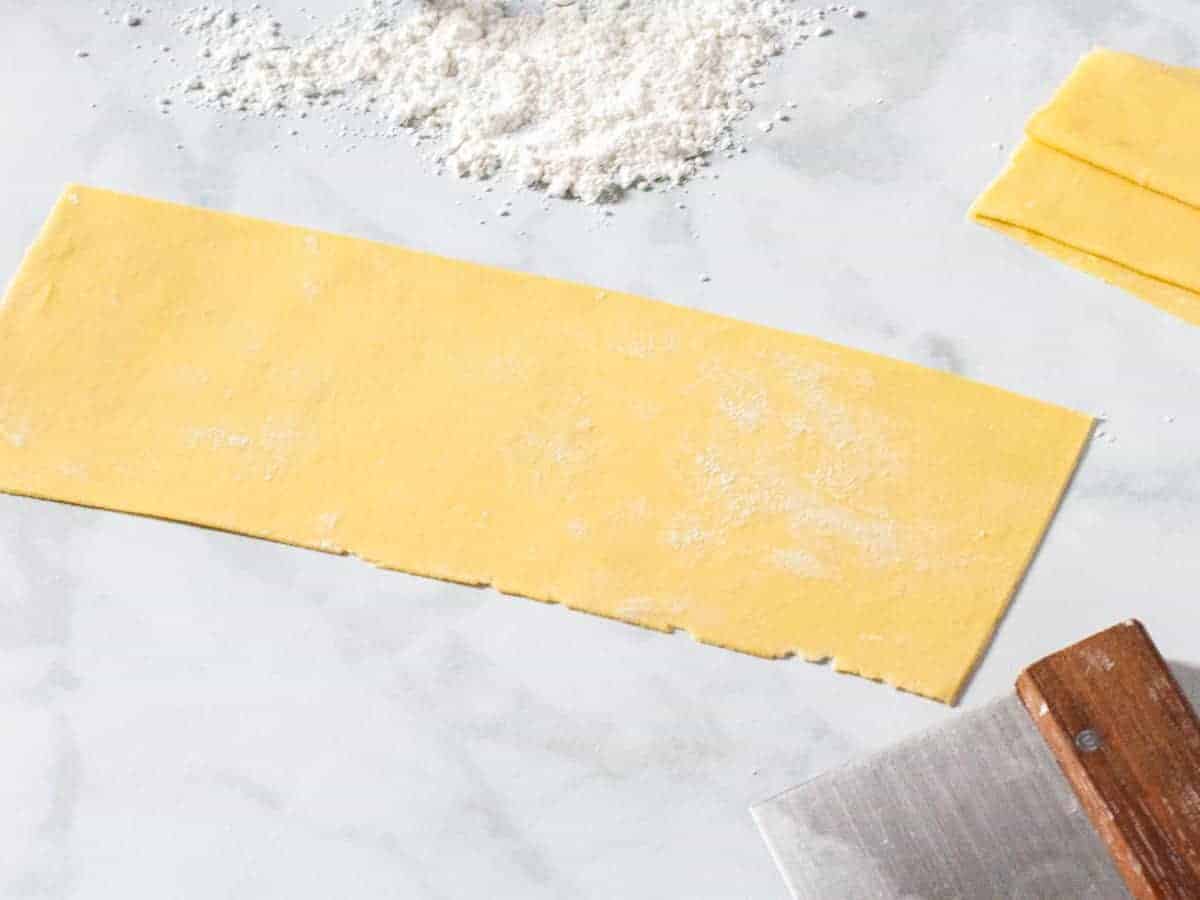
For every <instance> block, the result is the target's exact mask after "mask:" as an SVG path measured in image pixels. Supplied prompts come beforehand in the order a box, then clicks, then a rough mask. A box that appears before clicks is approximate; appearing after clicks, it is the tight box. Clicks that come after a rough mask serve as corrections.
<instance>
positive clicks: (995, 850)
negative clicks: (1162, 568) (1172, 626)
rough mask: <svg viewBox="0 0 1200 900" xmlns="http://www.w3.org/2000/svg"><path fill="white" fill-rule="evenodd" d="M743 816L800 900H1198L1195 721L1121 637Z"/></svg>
mask: <svg viewBox="0 0 1200 900" xmlns="http://www.w3.org/2000/svg"><path fill="white" fill-rule="evenodd" d="M1180 672H1181V674H1184V675H1185V676H1186V675H1187V673H1186V672H1185V671H1184V670H1182V669H1181V670H1180ZM1191 680H1195V676H1192V678H1191ZM1189 688H1193V689H1194V688H1200V683H1198V684H1195V685H1189ZM751 812H752V814H753V816H754V819H755V821H756V822H757V823H758V826H759V828H760V829H761V830H762V833H763V836H764V837H765V838H766V841H767V844H768V845H769V847H770V849H771V853H772V855H773V856H774V857H775V861H776V862H777V863H778V865H779V868H780V870H781V871H782V872H783V876H784V879H785V880H786V881H787V883H788V887H789V888H790V889H791V891H792V894H793V895H794V896H795V897H796V898H798V900H810V898H821V900H843V898H844V900H871V898H888V900H892V898H904V900H950V898H954V900H959V898H969V900H993V898H997V900H998V898H1012V900H1017V898H1022V900H1035V898H1036V900H1049V898H1054V900H1059V898H1061V900H1076V898H1078V900H1109V898H1128V897H1131V896H1132V897H1136V898H1139V900H1140V898H1156V900H1157V898H1169V900H1175V898H1180V900H1182V898H1190V900H1196V898H1200V722H1198V721H1197V719H1196V715H1195V713H1194V712H1193V710H1192V707H1191V705H1190V704H1189V703H1188V700H1187V699H1186V697H1185V696H1184V694H1183V692H1182V691H1181V690H1180V687H1179V683H1178V682H1177V681H1176V679H1175V676H1174V675H1173V674H1172V672H1171V670H1170V669H1168V668H1167V666H1166V664H1165V663H1164V662H1163V659H1162V657H1161V656H1160V655H1159V653H1158V650H1157V649H1156V648H1155V646H1154V644H1153V642H1152V641H1151V640H1150V637H1149V635H1147V633H1146V630H1145V629H1144V628H1143V627H1142V625H1141V624H1140V623H1138V622H1134V621H1127V622H1124V623H1122V624H1120V625H1117V626H1114V627H1113V628H1110V629H1108V630H1107V631H1103V632H1101V633H1099V634H1097V635H1094V636H1092V637H1090V638H1088V639H1087V640H1085V641H1082V642H1080V643H1078V644H1075V645H1074V646H1071V647H1068V648H1067V649H1065V650H1062V651H1060V652H1058V653H1055V654H1053V655H1051V656H1048V657H1046V658H1045V659H1043V660H1041V661H1040V662H1038V663H1035V664H1034V665H1032V666H1030V667H1029V668H1028V669H1026V670H1025V671H1024V672H1022V673H1021V676H1020V677H1019V678H1018V679H1017V692H1016V696H1011V695H1010V696H1008V697H1004V698H1002V699H1000V700H996V701H993V702H992V703H990V704H988V705H986V706H983V707H981V708H979V709H977V710H973V711H970V712H966V713H963V714H962V715H961V716H959V717H958V718H957V719H956V720H955V721H954V722H952V723H951V724H949V725H945V726H942V727H940V728H936V729H933V730H931V731H929V732H927V733H925V734H923V735H919V736H917V737H915V738H912V739H910V740H908V741H906V742H904V743H901V744H899V745H897V746H895V747H893V748H891V749H890V750H885V751H884V752H883V753H881V754H879V755H878V756H875V757H874V758H871V759H868V760H866V761H864V762H861V763H857V764H852V765H850V766H848V767H846V768H843V769H840V770H837V771H834V772H832V773H830V774H827V775H824V776H821V777H819V778H816V779H814V780H812V781H809V782H806V783H805V784H802V785H800V786H799V787H795V788H792V789H791V790H788V791H785V792H784V793H783V794H780V795H779V796H777V797H775V798H773V799H770V800H767V801H765V802H763V803H761V804H759V805H757V806H755V807H754V808H753V809H752V811H751Z"/></svg>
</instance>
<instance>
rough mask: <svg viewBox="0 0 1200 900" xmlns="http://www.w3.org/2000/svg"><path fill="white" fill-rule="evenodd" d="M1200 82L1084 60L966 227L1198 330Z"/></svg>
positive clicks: (1183, 72) (1149, 68) (1125, 63)
mask: <svg viewBox="0 0 1200 900" xmlns="http://www.w3.org/2000/svg"><path fill="white" fill-rule="evenodd" d="M1198 122H1200V71H1197V70H1195V69H1182V68H1178V67H1172V66H1165V65H1162V64H1160V63H1155V62H1151V61H1149V60H1145V59H1140V58H1138V57H1136V56H1131V55H1129V54H1126V53H1116V52H1113V51H1111V50H1096V51H1093V52H1092V53H1090V54H1088V55H1087V56H1085V57H1084V58H1083V60H1082V61H1081V62H1080V63H1079V65H1078V66H1077V67H1076V69H1075V71H1074V72H1073V73H1072V74H1071V76H1070V78H1068V79H1067V81H1066V82H1065V83H1064V84H1063V86H1062V87H1061V88H1060V89H1059V90H1058V92H1057V93H1056V94H1055V96H1054V98H1053V100H1052V101H1051V102H1050V104H1049V105H1048V106H1046V107H1045V108H1044V109H1042V110H1040V111H1038V112H1037V113H1036V114H1035V115H1034V116H1033V118H1032V119H1031V120H1030V121H1029V123H1028V124H1027V125H1026V129H1025V130H1026V134H1027V139H1026V141H1025V142H1024V143H1023V144H1022V145H1021V146H1020V147H1018V149H1017V151H1016V153H1015V154H1014V155H1013V158H1012V160H1011V162H1010V163H1009V165H1008V168H1007V169H1006V170H1005V171H1004V172H1003V173H1002V174H1001V175H1000V177H999V178H998V179H997V180H996V181H995V183H993V184H992V185H991V186H990V187H989V188H988V189H987V191H985V192H984V194H983V195H982V196H981V197H980V198H979V199H978V200H977V201H976V202H975V204H974V206H973V207H972V209H971V214H972V216H973V217H974V218H975V219H977V220H978V221H980V222H982V223H983V224H985V225H989V226H991V227H993V228H997V229H999V230H1000V231H1003V232H1004V233H1006V234H1008V235H1010V236H1012V237H1015V238H1017V239H1018V240H1021V241H1024V242H1025V243H1027V244H1030V245H1031V246H1033V247H1035V248H1037V249H1039V250H1041V251H1043V252H1045V253H1047V254H1049V255H1051V256H1054V257H1055V258H1057V259H1059V260H1061V261H1063V262H1066V263H1068V264H1070V265H1074V266H1076V267H1077V268H1080V269H1084V270H1085V271H1088V272H1091V273H1092V274H1095V275H1099V276H1100V277H1102V278H1104V279H1106V280H1107V281H1110V282H1112V283H1114V284H1117V285H1118V286H1120V287H1123V288H1125V289H1127V290H1129V291H1131V292H1133V293H1134V294H1137V295H1138V296H1140V297H1142V298H1143V299H1145V300H1148V301H1149V302H1151V303H1154V304H1155V305H1157V306H1160V307H1162V308H1163V309H1166V310H1167V311H1169V312H1171V313H1173V314H1175V315H1177V316H1179V317H1181V318H1183V319H1186V320H1188V321H1190V322H1193V323H1196V324H1200V262H1198V259H1200V258H1198V257H1197V255H1196V252H1195V248H1196V246H1197V244H1198V242H1200V125H1197V123H1198Z"/></svg>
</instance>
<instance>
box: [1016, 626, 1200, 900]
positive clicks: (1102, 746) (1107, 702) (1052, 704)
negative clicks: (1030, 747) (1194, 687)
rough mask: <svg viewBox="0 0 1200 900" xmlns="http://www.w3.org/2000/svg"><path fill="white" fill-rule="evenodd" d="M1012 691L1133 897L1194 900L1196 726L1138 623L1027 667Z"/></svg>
mask: <svg viewBox="0 0 1200 900" xmlns="http://www.w3.org/2000/svg"><path fill="white" fill-rule="evenodd" d="M1017 693H1018V694H1019V695H1020V697H1021V700H1022V702H1023V703H1024V704H1025V708H1026V709H1027V710H1028V711H1029V714H1030V715H1031V716H1032V717H1033V721H1034V722H1035V723H1036V724H1037V727H1038V730H1039V731H1040V732H1041V733H1042V737H1044V738H1045V739H1046V743H1047V744H1049V745H1050V749H1051V750H1053V751H1054V755H1055V757H1057V759H1058V762H1059V765H1060V766H1062V770H1063V772H1064V773H1065V774H1066V776H1067V780H1068V781H1070V783H1071V786H1072V787H1073V788H1074V789H1075V794H1076V796H1077V797H1078V798H1079V801H1080V803H1081V804H1082V806H1083V808H1084V809H1085V810H1086V811H1087V814H1088V816H1089V818H1091V820H1092V824H1093V825H1094V826H1095V827H1096V830H1097V831H1098V832H1099V833H1100V836H1101V838H1103V839H1104V842H1105V843H1106V844H1107V845H1108V849H1109V853H1110V854H1111V855H1112V858H1113V861H1114V862H1115V863H1116V865H1117V869H1118V870H1119V871H1120V873H1121V875H1122V877H1124V879H1125V883H1126V884H1127V885H1128V887H1129V890H1130V892H1131V893H1132V894H1133V895H1134V897H1137V898H1139V900H1141V898H1146V900H1151V898H1153V900H1174V898H1181V900H1183V898H1197V897H1200V722H1198V721H1197V719H1196V714H1195V712H1193V711H1192V707H1191V705H1190V704H1189V703H1188V701H1187V699H1186V698H1185V697H1184V695H1183V692H1182V691H1180V689H1179V684H1178V683H1177V682H1176V681H1175V677H1174V676H1173V675H1172V674H1171V671H1170V670H1169V669H1168V668H1167V666H1166V663H1164V662H1163V658H1162V656H1160V655H1159V652H1158V649H1157V648H1156V647H1155V646H1154V642H1153V641H1151V640H1150V635H1148V634H1147V633H1146V629H1145V628H1143V627H1142V624H1141V623H1140V622H1135V621H1132V620H1131V621H1127V622H1124V623H1122V624H1120V625H1117V626H1114V627H1113V628H1110V629H1108V630H1107V631H1102V632H1100V633H1099V634H1097V635H1095V636H1093V637H1090V638H1088V639H1087V640H1085V641H1081V642H1080V643H1078V644H1075V645H1074V646H1072V647H1068V648H1067V649H1066V650H1062V651H1060V652H1058V653H1055V654H1054V655H1053V656H1048V657H1046V658H1045V659H1043V660H1041V661H1040V662H1037V663H1034V664H1033V665H1032V666H1030V667H1029V668H1028V669H1026V670H1025V671H1024V672H1022V673H1021V676H1020V678H1018V679H1017Z"/></svg>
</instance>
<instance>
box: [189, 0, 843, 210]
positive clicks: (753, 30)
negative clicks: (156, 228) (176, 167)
mask: <svg viewBox="0 0 1200 900" xmlns="http://www.w3.org/2000/svg"><path fill="white" fill-rule="evenodd" d="M860 15H861V13H860V12H859V11H858V10H855V9H853V8H851V7H847V6H843V5H836V6H827V7H824V8H820V9H805V8H801V7H799V6H797V5H796V4H795V3H794V2H792V0H543V2H541V3H525V4H520V5H518V4H513V3H505V2H501V0H423V2H418V3H411V2H410V3H400V2H383V0H373V2H370V3H368V5H366V6H365V7H362V8H360V9H357V10H355V11H353V12H351V13H349V14H347V15H346V16H344V17H343V18H342V19H340V20H338V21H336V22H334V23H332V24H330V25H328V26H325V27H323V28H321V29H319V30H318V31H316V32H314V33H313V34H310V35H308V36H307V37H304V38H302V39H298V40H292V39H290V38H289V37H287V36H286V35H285V34H284V33H283V30H282V28H281V26H280V25H279V23H278V22H276V21H275V20H274V19H272V18H271V17H270V16H268V15H266V14H264V13H262V12H260V11H257V9H256V8H252V10H251V11H250V12H234V11H232V10H228V9H217V8H212V7H202V8H199V9H193V10H189V11H188V12H187V13H185V14H184V16H183V17H182V18H181V20H180V23H179V24H180V28H181V29H182V30H183V31H184V32H185V33H187V34H189V35H192V36H194V37H196V38H198V39H199V40H200V42H201V71H200V72H199V73H198V74H197V75H195V77H193V78H191V79H189V80H187V81H186V82H184V83H183V84H181V85H180V86H179V87H180V88H181V89H182V90H184V91H186V92H187V93H188V95H189V96H191V97H192V98H193V99H196V100H198V101H200V102H202V103H208V104H217V105H220V106H222V107H225V108H228V109H232V110H238V111H242V112H246V113H270V112H285V113H286V112H298V113H300V114H306V113H307V111H308V110H310V109H320V108H332V109H339V110H350V111H355V112H360V113H367V114H371V115H374V116H377V117H379V118H380V119H382V120H383V122H384V123H385V124H384V131H385V133H387V134H401V133H402V132H405V131H407V132H411V133H412V135H413V138H414V143H417V144H418V145H420V146H422V147H424V148H426V150H427V152H428V153H429V155H431V156H432V157H433V158H434V159H435V160H436V161H437V162H438V163H439V165H440V166H444V167H445V168H446V169H448V170H449V171H451V172H453V173H455V174H457V175H460V176H462V177H469V178H479V179H484V178H492V177H496V176H506V177H509V178H512V179H515V180H516V181H517V182H518V183H519V184H521V185H524V186H528V187H535V188H542V189H545V190H546V191H547V192H549V193H550V194H552V195H554V196H559V197H576V198H579V199H580V200H583V201H585V202H588V203H595V202H604V201H609V200H613V199H615V198H616V197H618V196H619V195H620V194H621V193H622V192H623V191H625V190H627V189H629V188H632V187H643V188H646V189H650V188H651V187H653V186H655V185H671V184H679V183H681V182H683V181H685V180H687V179H688V178H690V177H692V176H694V175H695V174H696V173H697V171H698V169H699V168H700V167H702V166H704V165H707V158H706V157H707V156H708V155H709V154H711V153H713V152H714V151H720V150H723V151H725V152H730V153H731V152H733V151H734V149H736V148H737V144H736V143H735V140H734V137H733V135H732V132H731V130H730V127H731V126H732V125H733V123H735V122H736V121H737V120H738V119H740V118H742V117H744V116H745V115H746V114H747V113H748V112H749V111H750V110H751V109H752V108H753V101H752V99H751V93H752V92H753V89H754V88H755V87H758V86H760V85H761V84H762V76H763V72H764V69H765V67H766V65H767V63H768V61H769V60H770V59H771V58H772V57H775V56H778V55H780V54H782V53H784V52H785V51H786V50H788V49H789V48H793V47H798V46H800V45H802V44H803V43H805V42H806V41H808V40H811V39H818V38H826V37H829V36H830V35H832V33H833V29H832V27H831V23H832V21H833V18H834V17H835V16H842V17H844V18H846V19H851V18H855V17H857V16H860ZM786 119H787V115H786V114H785V113H783V112H781V113H779V114H778V115H777V120H778V121H784V120H786ZM761 127H762V128H763V130H768V129H770V128H771V127H773V124H772V123H771V122H769V121H768V122H764V123H762V125H761Z"/></svg>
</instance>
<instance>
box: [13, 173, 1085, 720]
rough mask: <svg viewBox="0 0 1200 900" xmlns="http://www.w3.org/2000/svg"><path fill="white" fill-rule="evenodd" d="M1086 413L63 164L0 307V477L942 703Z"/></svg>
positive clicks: (1014, 575) (1027, 551)
mask: <svg viewBox="0 0 1200 900" xmlns="http://www.w3.org/2000/svg"><path fill="white" fill-rule="evenodd" d="M1089 428H1090V419H1089V418H1087V417H1086V416H1082V415H1079V414H1077V413H1073V412H1069V411H1066V410H1063V409H1060V408H1058V407H1054V406H1050V405H1047V404H1043V403H1039V402H1037V401H1034V400H1029V399H1025V398H1023V397H1019V396H1016V395H1014V394H1010V393H1006V392H1004V391H1000V390H997V389H994V388H990V387H986V386H983V385H979V384H975V383H973V382H970V381H966V380H964V379H961V378H956V377H953V376H951V375H947V374H944V373H941V372H936V371H931V370H928V369H924V368H921V367H918V366H913V365H909V364H905V363H901V362H897V361H893V360H889V359H885V358H882V357H878V356H873V355H870V354H866V353H861V352H856V351H853V350H848V349H845V348H841V347H837V346H834V345H831V344H827V343H824V342H822V341H818V340H814V339H812V338H808V337H801V336H797V335H792V334H786V333H783V332H779V331H773V330H770V329H767V328H762V327H757V326H754V325H748V324H744V323H741V322H737V321H733V320H730V319H725V318H721V317H718V316H713V315H708V314H705V313H700V312H694V311H690V310H686V309H681V308H678V307H673V306H669V305H666V304H663V303H657V302H654V301H650V300H645V299H641V298H638V297H633V296H628V295H623V294H618V293H613V292H607V291H602V290H597V289H595V288H591V287H585V286H582V285H577V284H569V283H566V282H562V281H556V280H552V279H548V278H541V277H536V276H532V275H526V274H521V273H517V272H509V271H502V270H498V269H493V268H487V267H484V266H478V265H472V264H469V263H463V262H455V261H451V260H447V259H442V258H439V257H436V256H431V255H427V254H421V253H415V252H411V251H407V250H403V249H400V248H396V247H389V246H384V245H380V244H375V243H370V242H367V241H362V240H355V239H350V238H345V237H337V236H333V235H328V234H323V233H318V232H315V231H310V230H307V229H303V228H294V227H289V226H285V225H278V224H272V223H268V222H261V221H255V220H251V219H246V218H242V217H238V216H232V215H226V214H220V213H214V212H209V211H205V210H200V209H193V208H188V207H182V206H177V205H173V204H168V203H161V202H155V201H150V200H144V199H139V198H134V197H129V196H124V195H120V194H115V193H110V192H107V191H100V190H95V189H89V188H84V187H70V188H68V189H67V191H66V192H65V194H64V195H63V197H62V198H61V199H60V201H59V203H58V205H57V206H56V208H55V210H54V212H53V214H52V216H51V218H50V220H49V221H48V223H47V225H46V226H45V229H44V230H43V232H42V234H41V236H40V237H39V238H38V240H37V242H36V243H35V245H34V246H33V247H32V249H31V250H30V251H29V254H28V256H27V258H26V259H25V261H24V263H23V265H22V267H21V270H20V272H19V273H18V275H17V277H16V279H15V280H14V282H13V284H12V287H11V289H10V291H9V293H8V295H7V297H6V301H5V305H4V306H3V308H2V310H0V489H3V490H5V491H8V492H12V493H20V494H26V495H31V496H36V497H45V498H53V499H58V500H65V501H69V502H72V503H80V504H86V505H90V506H97V507H104V508H108V509H115V510H124V511H128V512H134V513H141V514H146V515H152V516H159V517H163V518H169V519H178V520H182V521H186V522H192V523H197V524H201V525H206V526H210V527H214V528H221V529H226V530H229V531H235V532H240V533H244V534H250V535H256V536H259V537H263V538H269V539H272V540H277V541H285V542H288V543H292V544H297V545H301V546H305V547H312V548H319V549H322V550H327V551H331V552H338V553H340V552H349V553H354V554H356V555H358V556H360V557H363V558H365V559H367V560H370V561H371V562H374V563H377V564H378V565H381V566H385V567H389V568H395V569H401V570H405V571H409V572H416V573H419V574H424V575H431V576H436V577H439V578H445V579H450V580H454V581H459V582H465V583H468V584H491V585H494V586H495V587H497V588H498V589H499V590H501V591H505V592H508V593H514V594H521V595H525V596H528V597H533V598H536V599H539V600H547V601H555V602H560V603H565V604H567V605H568V606H570V607H572V608H575V609H580V610H586V611H589V612H593V613H598V614H601V615H605V616H612V617H616V618H619V619H623V620H626V621H629V622H634V623H637V624H641V625H646V626H649V627H651V628H658V629H664V630H668V629H673V628H681V629H686V630H688V631H689V632H691V633H692V634H693V635H694V636H695V637H696V638H698V639H699V640H702V641H705V642H709V643H712V644H718V645H721V646H724V647H729V648H734V649H737V650H743V651H746V652H749V653H754V654H758V655H761V656H767V657H774V656H782V655H786V654H789V653H792V652H798V653H801V654H803V655H805V656H806V657H809V658H825V657H832V658H833V659H834V660H835V663H836V665H837V667H838V668H839V669H841V670H844V671H851V672H858V673H860V674H863V675H866V676H869V677H872V678H880V679H885V680H887V681H889V682H891V683H893V684H895V685H898V686H900V687H903V688H906V689H908V690H911V691H915V692H918V693H922V694H925V695H928V696H930V697H936V698H938V699H941V700H951V699H953V698H954V697H955V696H956V694H957V692H958V690H959V689H960V687H961V685H962V683H963V681H964V679H965V678H966V676H967V675H968V674H969V672H970V670H971V668H972V666H973V664H974V662H975V660H976V658H977V657H978V655H979V653H980V652H981V651H982V649H983V647H984V646H985V644H986V642H987V641H988V639H989V637H990V635H991V633H992V630H993V628H994V626H995V623H996V621H997V619H998V617H999V616H1000V615H1001V613H1002V612H1003V610H1004V608H1005V606H1006V604H1007V601H1008V598H1009V596H1010V595H1011V593H1012V591H1013V589H1014V587H1015V585H1016V584H1017V582H1018V580H1019V579H1020V578H1021V575H1022V572H1023V570H1024V569H1025V566H1026V565H1027V563H1028V561H1029V559H1030V556H1031V554H1032V553H1033V551H1034V549H1035V547H1036V546H1037V543H1038V541H1039V539H1040V537H1041V535H1042V532H1043V530H1044V529H1045V528H1046V526H1047V524H1048V522H1049V520H1050V518H1051V516H1052V515H1053V511H1054V508H1055V505H1056V503H1057V501H1058V498H1059V496H1060V493H1061V491H1062V490H1063V488H1064V485H1065V484H1066V483H1067V480H1068V479H1069V477H1070V474H1071V471H1072V469H1073V467H1074V465H1075V462H1076V458H1077V455H1078V453H1079V451H1080V448H1081V446H1082V444H1083V442H1084V440H1085V438H1086V436H1087V434H1088V431H1089ZM401 614H402V611H401V610H399V609H398V610H397V615H401Z"/></svg>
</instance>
